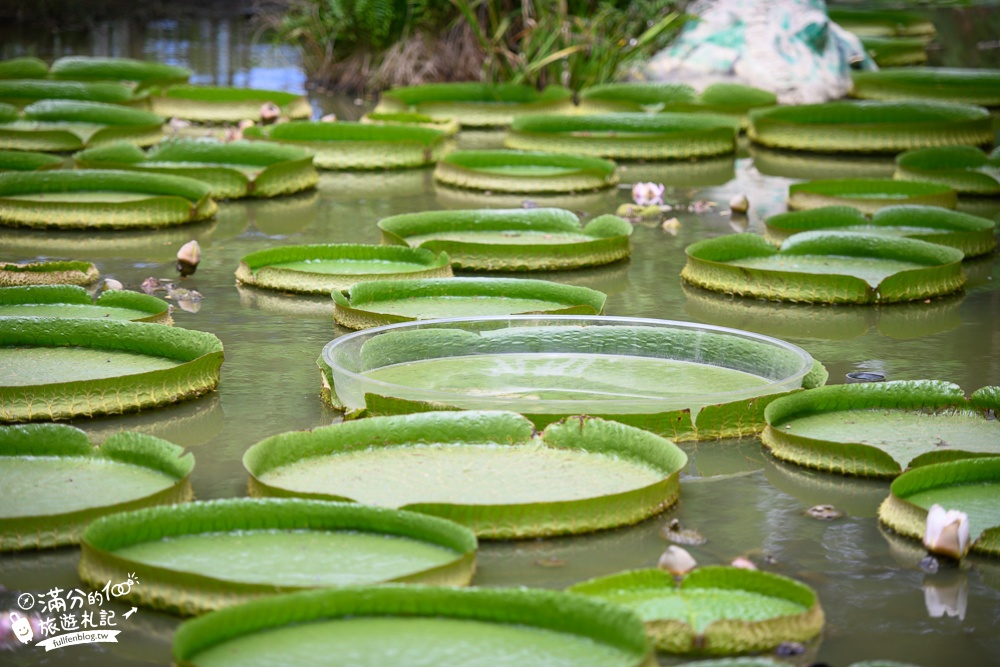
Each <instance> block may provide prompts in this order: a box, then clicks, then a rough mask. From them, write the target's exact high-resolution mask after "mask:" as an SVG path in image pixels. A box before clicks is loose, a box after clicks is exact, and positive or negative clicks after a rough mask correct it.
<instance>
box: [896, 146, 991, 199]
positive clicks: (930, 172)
mask: <svg viewBox="0 0 1000 667" xmlns="http://www.w3.org/2000/svg"><path fill="white" fill-rule="evenodd" d="M895 177H896V178H898V179H901V180H917V181H925V182H929V183H940V184H942V185H947V186H948V187H950V188H954V189H955V191H956V192H958V193H959V194H970V195H988V196H993V197H996V196H998V195H1000V148H998V149H995V150H994V151H993V152H992V153H990V154H989V155H987V154H986V153H985V152H983V151H981V150H979V149H978V148H975V147H974V146H942V147H939V148H923V149H920V150H915V151H908V152H906V153H903V154H902V155H899V156H897V157H896V175H895Z"/></svg>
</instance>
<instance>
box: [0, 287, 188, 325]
mask: <svg viewBox="0 0 1000 667" xmlns="http://www.w3.org/2000/svg"><path fill="white" fill-rule="evenodd" d="M0 317H85V318H105V319H111V320H131V321H133V322H155V323H157V324H173V320H172V319H171V317H170V304H168V303H167V302H166V301H164V300H163V299H157V298H156V297H155V296H149V295H148V294H141V293H139V292H128V291H124V290H108V291H105V292H102V293H101V296H100V297H98V299H97V301H96V302H95V301H94V300H93V299H91V298H90V293H89V292H88V291H87V290H85V289H84V288H83V287H79V286H76V285H35V286H29V287H0Z"/></svg>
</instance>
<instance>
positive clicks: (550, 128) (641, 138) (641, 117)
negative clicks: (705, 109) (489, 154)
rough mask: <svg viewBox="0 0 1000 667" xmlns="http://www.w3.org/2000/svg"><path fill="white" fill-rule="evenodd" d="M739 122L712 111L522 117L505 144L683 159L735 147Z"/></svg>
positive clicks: (633, 157) (722, 152)
mask: <svg viewBox="0 0 1000 667" xmlns="http://www.w3.org/2000/svg"><path fill="white" fill-rule="evenodd" d="M738 129H739V122H738V121H736V120H733V119H732V118H727V117H726V116H722V115H719V114H711V113H697V114H695V113H659V114H645V113H632V114H629V113H622V114H604V115H598V116H554V115H544V116H543V115H537V116H524V117H521V118H517V119H515V120H514V122H513V124H512V125H511V129H510V131H509V132H508V133H507V137H506V139H504V146H506V147H507V148H515V149H518V150H526V151H548V152H550V153H570V154H574V155H586V156H590V157H605V158H625V159H629V160H684V159H689V158H697V157H710V156H713V155H729V154H731V153H734V152H735V151H736V133H737V130H738Z"/></svg>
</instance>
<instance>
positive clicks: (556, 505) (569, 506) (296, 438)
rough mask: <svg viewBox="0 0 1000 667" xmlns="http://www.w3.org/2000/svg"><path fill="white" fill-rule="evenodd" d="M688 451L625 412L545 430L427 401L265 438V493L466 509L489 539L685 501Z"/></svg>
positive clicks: (457, 512)
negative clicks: (618, 417) (407, 409)
mask: <svg viewBox="0 0 1000 667" xmlns="http://www.w3.org/2000/svg"><path fill="white" fill-rule="evenodd" d="M686 463H687V456H685V455H684V453H683V452H682V451H681V450H680V449H678V448H677V446H676V445H674V444H673V443H671V442H669V441H667V440H664V439H663V438H660V437H659V436H656V435H653V434H652V433H649V432H647V431H643V430H640V429H637V428H633V427H630V426H625V425H624V424H618V423H615V422H609V421H604V420H602V419H597V418H592V417H572V418H567V419H566V420H564V421H561V422H557V423H554V424H550V425H549V426H548V427H547V428H546V429H545V430H544V431H542V432H541V433H539V434H537V435H536V434H535V429H534V426H533V425H532V423H531V422H530V421H528V420H527V419H526V418H524V417H522V416H521V415H517V414H514V413H510V412H485V411H484V412H480V411H471V412H425V413H420V414H412V415H400V416H392V417H372V418H371V419H361V420H356V421H348V422H343V423H340V424H334V425H333V426H327V427H322V428H317V429H314V430H312V431H299V432H293V433H285V434H282V435H277V436H273V437H271V438H268V439H266V440H263V441H261V442H259V443H257V444H256V445H254V446H253V447H251V448H250V449H249V450H247V453H246V454H245V455H244V457H243V464H244V466H245V467H246V468H247V470H248V471H249V473H250V493H251V495H256V496H299V497H307V498H321V499H325V500H351V501H356V502H360V503H364V504H368V505H379V506H383V507H392V508H398V509H409V510H413V511H416V512H423V513H425V514H433V515H436V516H440V517H443V518H446V519H451V520H452V521H457V522H458V523H461V524H463V525H465V526H468V527H469V528H471V529H472V530H473V531H475V533H476V534H477V535H478V536H480V537H484V538H489V539H512V538H526V537H540V536H544V535H560V534H567V533H569V534H572V533H586V532H591V531H595V530H601V529H604V528H612V527H615V526H624V525H628V524H633V523H637V522H639V521H642V520H643V519H646V518H648V517H650V516H653V515H655V514H658V513H659V512H661V511H663V510H664V509H665V508H667V507H669V506H670V505H672V504H673V503H674V502H676V500H677V497H678V495H679V494H680V485H679V482H678V475H679V471H680V470H681V468H683V467H684V466H685V465H686Z"/></svg>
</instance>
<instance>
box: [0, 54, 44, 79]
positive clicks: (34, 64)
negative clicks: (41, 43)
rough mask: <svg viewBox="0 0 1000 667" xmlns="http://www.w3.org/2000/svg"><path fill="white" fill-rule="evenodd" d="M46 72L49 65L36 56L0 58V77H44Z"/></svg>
mask: <svg viewBox="0 0 1000 667" xmlns="http://www.w3.org/2000/svg"><path fill="white" fill-rule="evenodd" d="M48 74H49V66H48V65H46V64H45V61H44V60H40V59H38V58H31V57H27V56H25V57H21V58H9V59H7V60H0V79H44V78H45V77H46V76H48Z"/></svg>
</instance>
